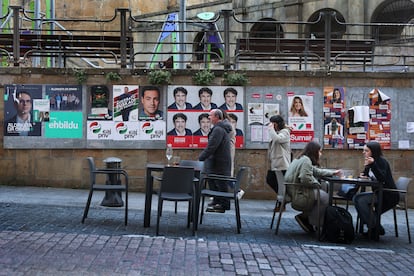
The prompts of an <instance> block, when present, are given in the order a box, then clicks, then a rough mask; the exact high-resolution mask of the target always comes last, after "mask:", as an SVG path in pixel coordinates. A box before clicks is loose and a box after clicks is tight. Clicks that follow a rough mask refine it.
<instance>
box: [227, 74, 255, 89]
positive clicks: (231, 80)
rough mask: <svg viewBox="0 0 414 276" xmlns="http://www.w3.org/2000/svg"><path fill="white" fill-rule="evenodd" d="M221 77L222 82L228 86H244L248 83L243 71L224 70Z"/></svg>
mask: <svg viewBox="0 0 414 276" xmlns="http://www.w3.org/2000/svg"><path fill="white" fill-rule="evenodd" d="M223 78H224V84H226V85H230V86H246V85H247V84H248V83H249V79H248V77H247V76H246V74H245V73H238V72H231V73H230V72H225V73H224V75H223Z"/></svg>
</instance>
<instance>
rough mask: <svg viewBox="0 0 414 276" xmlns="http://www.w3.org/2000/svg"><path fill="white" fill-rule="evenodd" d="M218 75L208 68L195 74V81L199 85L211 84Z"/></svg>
mask: <svg viewBox="0 0 414 276" xmlns="http://www.w3.org/2000/svg"><path fill="white" fill-rule="evenodd" d="M215 77H216V76H215V75H214V73H213V72H211V71H210V70H208V69H204V70H200V71H198V72H197V73H195V75H194V76H193V81H194V83H195V84H197V85H210V84H211V82H212V81H213V80H214V78H215Z"/></svg>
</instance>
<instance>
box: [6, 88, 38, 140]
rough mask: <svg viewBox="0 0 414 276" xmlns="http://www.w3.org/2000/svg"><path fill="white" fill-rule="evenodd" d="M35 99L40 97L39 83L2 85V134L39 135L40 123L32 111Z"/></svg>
mask: <svg viewBox="0 0 414 276" xmlns="http://www.w3.org/2000/svg"><path fill="white" fill-rule="evenodd" d="M36 99H42V86H41V85H30V84H28V85H5V86H4V136H41V130H42V123H41V122H39V121H38V120H36V121H37V122H36V121H35V118H34V112H33V101H34V100H36Z"/></svg>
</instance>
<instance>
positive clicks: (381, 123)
mask: <svg viewBox="0 0 414 276" xmlns="http://www.w3.org/2000/svg"><path fill="white" fill-rule="evenodd" d="M369 104H370V105H369V117H370V121H369V140H370V141H377V142H378V143H380V145H381V147H382V148H383V149H390V148H391V97H389V96H388V95H387V94H386V93H384V92H383V91H381V90H380V89H378V88H374V89H372V90H371V91H370V92H369Z"/></svg>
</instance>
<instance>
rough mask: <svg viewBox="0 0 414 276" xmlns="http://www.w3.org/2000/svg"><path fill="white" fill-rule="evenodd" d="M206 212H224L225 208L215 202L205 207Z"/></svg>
mask: <svg viewBox="0 0 414 276" xmlns="http://www.w3.org/2000/svg"><path fill="white" fill-rule="evenodd" d="M206 212H210V213H224V212H226V210H225V209H224V207H223V206H221V205H220V204H216V205H214V206H211V207H207V209H206Z"/></svg>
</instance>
